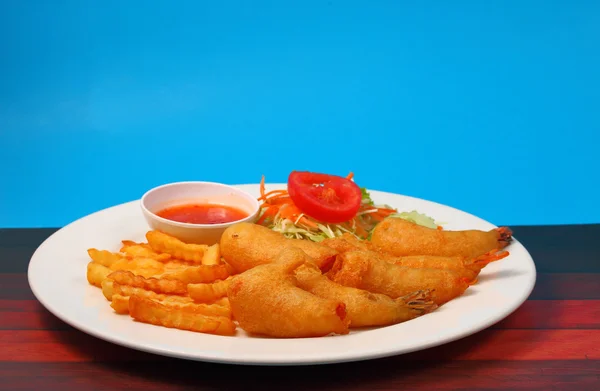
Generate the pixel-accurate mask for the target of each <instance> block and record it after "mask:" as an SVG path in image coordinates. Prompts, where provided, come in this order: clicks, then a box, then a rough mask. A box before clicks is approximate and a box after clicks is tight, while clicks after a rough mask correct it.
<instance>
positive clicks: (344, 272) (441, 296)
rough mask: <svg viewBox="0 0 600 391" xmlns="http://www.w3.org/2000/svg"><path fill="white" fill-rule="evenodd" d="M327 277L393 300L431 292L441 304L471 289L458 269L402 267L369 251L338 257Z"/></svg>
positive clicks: (436, 302)
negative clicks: (426, 291) (414, 293)
mask: <svg viewBox="0 0 600 391" xmlns="http://www.w3.org/2000/svg"><path fill="white" fill-rule="evenodd" d="M327 276H328V277H329V278H330V279H331V280H332V281H334V282H337V283H338V284H341V285H345V286H349V287H353V288H359V289H364V290H367V291H369V292H373V293H382V294H384V295H387V296H390V297H391V298H393V299H395V298H398V297H402V296H405V295H408V294H411V293H413V292H416V291H419V290H431V291H432V295H431V297H432V300H433V302H434V303H435V304H437V305H442V304H444V303H446V302H448V301H450V300H452V299H454V298H456V297H458V296H460V295H462V294H463V293H464V291H465V290H466V289H467V288H468V286H469V280H468V279H466V278H465V277H464V276H462V275H461V274H460V273H457V272H456V271H455V270H443V269H430V268H412V267H406V266H400V265H396V264H393V263H390V262H387V261H385V260H384V259H381V258H379V257H378V256H377V254H376V253H374V252H368V251H349V252H345V253H343V254H340V255H338V257H337V259H336V261H335V263H334V264H333V267H332V268H331V270H330V271H329V272H328V273H327Z"/></svg>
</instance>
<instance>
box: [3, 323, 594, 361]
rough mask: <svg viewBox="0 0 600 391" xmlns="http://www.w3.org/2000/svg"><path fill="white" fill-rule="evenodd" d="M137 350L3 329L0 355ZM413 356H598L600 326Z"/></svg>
mask: <svg viewBox="0 0 600 391" xmlns="http://www.w3.org/2000/svg"><path fill="white" fill-rule="evenodd" d="M133 356H135V357H142V356H138V355H137V352H135V351H133V350H127V349H124V348H121V347H118V346H116V345H113V344H110V343H107V342H104V341H101V340H99V339H96V338H93V337H91V336H88V335H86V334H83V333H81V332H79V331H75V330H73V331H48V330H43V331H42V330H35V331H34V330H2V331H0V361H3V360H10V361H25V362H26V361H42V362H44V361H45V362H49V361H60V362H65V361H66V362H69V361H71V362H80V361H93V360H98V359H102V360H131V359H133ZM404 357H407V359H410V360H432V359H436V360H439V359H447V360H449V359H454V360H557V359H559V360H586V359H596V360H600V330H491V329H488V330H484V331H482V332H480V333H477V334H475V335H473V336H471V337H468V338H464V339H462V340H459V341H455V342H453V343H450V344H447V345H443V346H440V347H437V348H433V349H428V350H426V351H421V352H417V353H414V354H410V355H406V356H404Z"/></svg>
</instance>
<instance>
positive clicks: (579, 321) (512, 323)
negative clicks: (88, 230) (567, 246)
mask: <svg viewBox="0 0 600 391" xmlns="http://www.w3.org/2000/svg"><path fill="white" fill-rule="evenodd" d="M492 328H494V329H600V300H529V301H526V302H525V303H523V305H522V306H521V307H520V308H519V309H517V310H516V311H515V312H514V313H512V314H511V315H509V316H508V317H507V318H506V319H504V320H503V321H501V322H499V323H497V324H496V325H494V326H492ZM0 330H71V327H70V326H69V325H67V324H66V323H64V322H62V321H61V320H59V319H58V318H56V317H55V316H54V315H52V314H51V313H50V312H48V311H47V310H46V309H45V308H44V307H43V306H42V305H41V304H40V303H39V302H38V301H37V300H0Z"/></svg>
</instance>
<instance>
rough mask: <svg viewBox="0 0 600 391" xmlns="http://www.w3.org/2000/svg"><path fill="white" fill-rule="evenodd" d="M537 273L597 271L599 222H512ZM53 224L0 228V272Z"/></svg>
mask: <svg viewBox="0 0 600 391" xmlns="http://www.w3.org/2000/svg"><path fill="white" fill-rule="evenodd" d="M511 228H512V229H513V231H514V234H515V237H516V238H517V239H518V240H519V241H520V242H521V243H522V244H523V245H524V246H525V247H526V248H527V249H528V250H529V252H530V253H531V255H532V257H533V259H534V260H535V262H536V266H537V268H538V272H540V273H600V262H596V260H598V259H600V247H599V246H597V243H596V241H597V239H596V238H598V237H600V224H585V225H553V226H513V227H511ZM55 231H56V228H31V229H29V228H21V229H0V273H24V272H26V271H27V265H28V263H29V260H30V258H31V255H32V254H33V252H34V251H35V249H36V248H37V247H38V246H39V245H40V244H41V243H42V242H43V241H44V240H45V239H46V238H48V237H49V236H50V235H51V234H52V233H54V232H55Z"/></svg>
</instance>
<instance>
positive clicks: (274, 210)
mask: <svg viewBox="0 0 600 391" xmlns="http://www.w3.org/2000/svg"><path fill="white" fill-rule="evenodd" d="M278 211H279V208H277V207H275V206H271V207H269V208H267V210H265V213H263V215H262V216H260V218H259V219H258V221H257V222H256V224H262V223H264V222H265V221H266V220H267V219H268V218H269V217H275V215H276V214H277V212H278Z"/></svg>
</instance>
